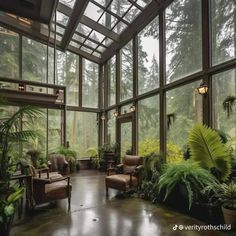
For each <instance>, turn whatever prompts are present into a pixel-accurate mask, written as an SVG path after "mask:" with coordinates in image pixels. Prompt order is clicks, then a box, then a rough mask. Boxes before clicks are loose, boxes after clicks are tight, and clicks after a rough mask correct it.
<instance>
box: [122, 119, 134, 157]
mask: <svg viewBox="0 0 236 236" xmlns="http://www.w3.org/2000/svg"><path fill="white" fill-rule="evenodd" d="M119 146H120V157H121V159H122V157H123V156H124V155H125V154H132V153H133V122H132V119H120V120H119Z"/></svg>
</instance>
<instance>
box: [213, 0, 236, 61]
mask: <svg viewBox="0 0 236 236" xmlns="http://www.w3.org/2000/svg"><path fill="white" fill-rule="evenodd" d="M210 2H211V25H212V31H211V32H212V35H211V37H212V38H211V40H212V64H213V65H215V64H219V63H222V62H225V61H227V60H230V59H233V58H235V56H236V30H235V29H236V4H235V0H211V1H210Z"/></svg>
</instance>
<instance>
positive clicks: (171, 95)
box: [166, 81, 202, 162]
mask: <svg viewBox="0 0 236 236" xmlns="http://www.w3.org/2000/svg"><path fill="white" fill-rule="evenodd" d="M198 86H199V81H197V82H194V83H190V84H187V85H184V86H181V87H178V88H176V89H172V90H170V91H168V92H167V93H166V110H167V113H166V116H167V117H166V120H167V130H168V132H167V154H168V161H170V162H171V161H177V160H181V159H182V157H183V151H184V149H185V148H186V144H187V139H188V133H189V131H190V130H191V128H192V127H193V125H194V124H195V123H201V122H202V96H201V95H199V94H198V93H197V91H196V88H197V87H198Z"/></svg>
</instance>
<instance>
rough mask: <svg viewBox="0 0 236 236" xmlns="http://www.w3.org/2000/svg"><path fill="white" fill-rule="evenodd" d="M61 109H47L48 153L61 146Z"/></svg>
mask: <svg viewBox="0 0 236 236" xmlns="http://www.w3.org/2000/svg"><path fill="white" fill-rule="evenodd" d="M61 135H62V133H61V110H53V109H49V110H48V153H52V152H55V151H56V150H57V149H58V147H59V146H61Z"/></svg>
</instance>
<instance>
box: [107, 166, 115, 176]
mask: <svg viewBox="0 0 236 236" xmlns="http://www.w3.org/2000/svg"><path fill="white" fill-rule="evenodd" d="M116 170H117V168H115V167H109V168H107V176H109V175H111V172H112V171H116Z"/></svg>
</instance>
